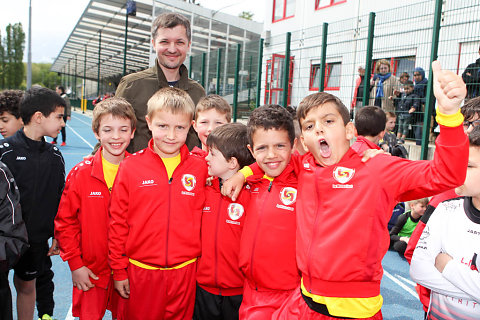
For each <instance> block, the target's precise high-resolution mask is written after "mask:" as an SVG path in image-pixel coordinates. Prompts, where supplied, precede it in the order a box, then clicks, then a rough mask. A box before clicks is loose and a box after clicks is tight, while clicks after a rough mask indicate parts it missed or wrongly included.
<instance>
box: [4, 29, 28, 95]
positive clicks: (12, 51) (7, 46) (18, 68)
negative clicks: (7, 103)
mask: <svg viewBox="0 0 480 320" xmlns="http://www.w3.org/2000/svg"><path fill="white" fill-rule="evenodd" d="M24 49H25V33H24V32H23V28H22V24H21V23H15V24H14V25H12V24H9V25H8V26H7V28H6V36H5V38H4V40H3V46H2V48H1V49H0V69H1V75H2V77H1V78H0V86H1V87H2V88H5V87H6V88H9V89H16V88H20V85H21V84H22V82H23V80H24V78H25V66H24V65H23V52H24Z"/></svg>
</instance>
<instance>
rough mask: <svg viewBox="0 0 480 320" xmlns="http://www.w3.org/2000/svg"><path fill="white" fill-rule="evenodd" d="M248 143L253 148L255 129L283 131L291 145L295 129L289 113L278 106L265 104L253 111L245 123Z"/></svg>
mask: <svg viewBox="0 0 480 320" xmlns="http://www.w3.org/2000/svg"><path fill="white" fill-rule="evenodd" d="M247 129H248V143H249V144H250V146H252V147H253V140H252V137H253V134H254V133H255V131H256V130H257V129H263V130H270V129H275V130H285V131H286V132H287V133H288V139H289V140H290V143H291V145H292V146H293V143H294V141H295V127H294V125H293V119H292V116H291V115H290V113H289V112H288V111H287V110H285V108H283V107H281V106H279V105H278V104H267V105H264V106H261V107H259V108H257V109H255V110H253V112H252V114H251V116H250V118H249V119H248V123H247Z"/></svg>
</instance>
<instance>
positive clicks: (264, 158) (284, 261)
mask: <svg viewBox="0 0 480 320" xmlns="http://www.w3.org/2000/svg"><path fill="white" fill-rule="evenodd" d="M247 127H248V139H249V145H248V148H249V149H250V151H251V152H252V154H253V156H254V158H255V160H256V164H258V167H259V168H260V172H257V173H256V174H254V175H252V176H250V177H248V178H247V183H248V184H249V186H250V203H249V205H248V208H247V212H248V215H247V219H246V221H245V226H244V229H243V234H242V239H241V245H240V257H239V260H240V268H241V270H242V272H243V273H244V275H245V278H246V280H245V285H244V292H243V302H242V305H241V307H240V319H270V317H271V315H272V313H273V312H274V311H275V310H277V309H278V308H279V307H280V305H281V304H282V302H283V301H284V300H285V299H286V298H287V297H288V296H289V295H290V293H291V292H292V291H293V290H294V289H295V288H296V287H297V286H298V284H299V280H300V278H299V273H298V269H297V264H296V262H295V230H296V227H295V226H296V223H295V219H296V217H295V206H296V199H297V177H296V175H295V172H294V170H293V166H292V165H291V164H290V159H291V156H292V151H293V150H295V127H294V125H293V120H292V117H291V115H290V114H289V113H288V111H287V110H285V108H282V107H280V106H278V105H266V106H262V107H260V108H258V109H255V110H254V111H253V112H252V115H251V116H250V119H249V120H248V125H247Z"/></svg>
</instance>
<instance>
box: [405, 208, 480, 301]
mask: <svg viewBox="0 0 480 320" xmlns="http://www.w3.org/2000/svg"><path fill="white" fill-rule="evenodd" d="M449 215H451V212H447V211H446V208H445V206H444V205H439V206H438V208H437V209H436V210H435V214H434V215H432V217H431V218H430V220H429V221H428V223H427V226H426V227H425V229H424V231H423V233H422V236H421V237H420V240H419V241H418V244H417V246H416V248H415V251H414V252H413V257H412V263H411V266H410V276H411V278H412V280H413V281H415V282H417V283H419V284H421V285H422V286H424V287H427V288H429V289H431V290H433V291H435V292H438V293H440V294H444V295H448V296H451V297H456V298H460V299H469V300H474V299H473V297H472V296H470V295H469V294H467V293H465V292H464V291H463V290H461V289H459V288H458V287H456V286H455V285H454V284H452V283H451V282H450V281H448V280H447V279H446V278H445V277H444V276H443V275H442V273H441V272H440V271H438V270H437V268H436V267H435V259H436V257H437V255H438V254H439V253H441V252H443V251H444V248H443V246H442V242H443V241H445V240H443V241H442V237H445V236H446V235H447V234H446V232H445V231H446V228H448V225H449V223H448V218H449ZM446 240H448V239H446Z"/></svg>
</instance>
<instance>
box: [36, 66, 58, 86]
mask: <svg viewBox="0 0 480 320" xmlns="http://www.w3.org/2000/svg"><path fill="white" fill-rule="evenodd" d="M51 67H52V64H51V63H32V84H38V85H41V86H42V87H46V88H50V89H55V86H57V85H58V84H59V83H60V82H61V77H60V76H59V75H58V73H56V72H51V71H50V68H51Z"/></svg>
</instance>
